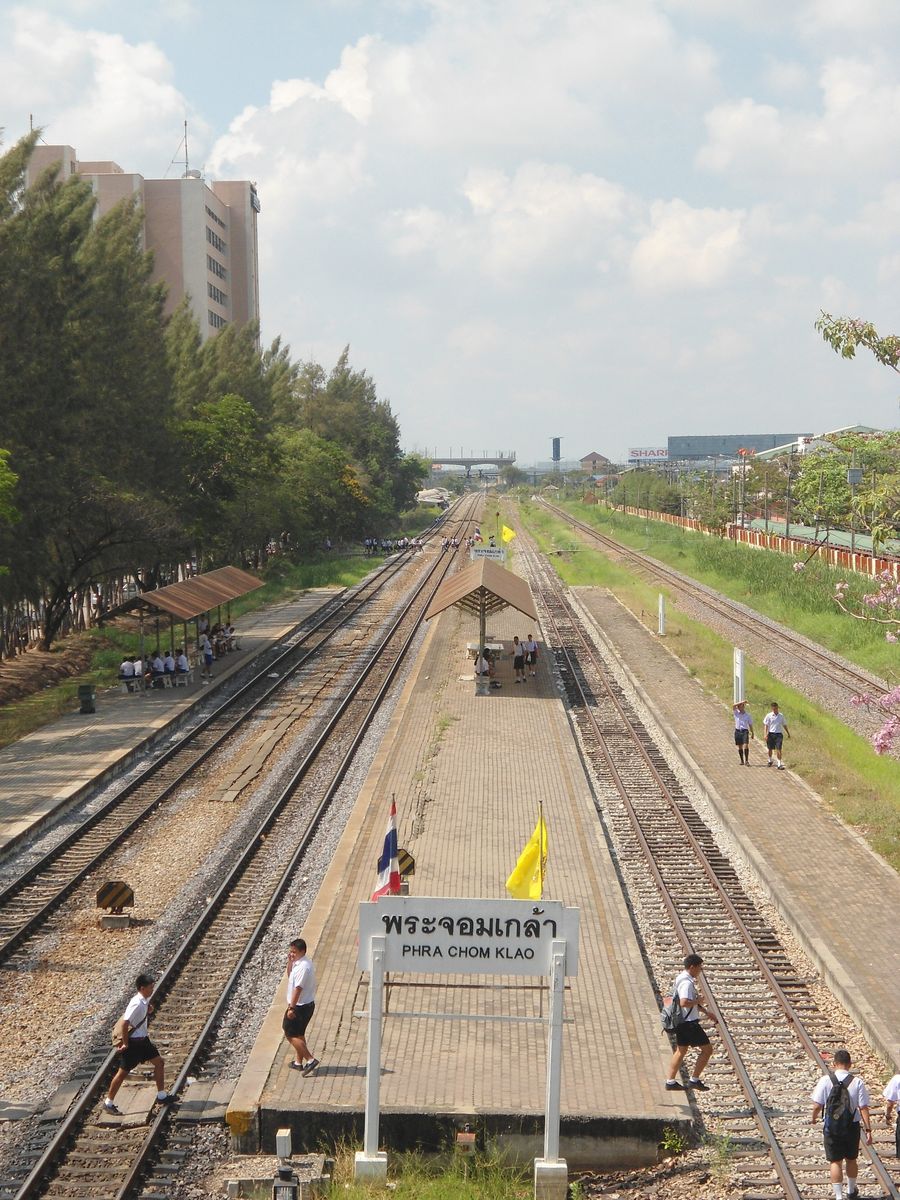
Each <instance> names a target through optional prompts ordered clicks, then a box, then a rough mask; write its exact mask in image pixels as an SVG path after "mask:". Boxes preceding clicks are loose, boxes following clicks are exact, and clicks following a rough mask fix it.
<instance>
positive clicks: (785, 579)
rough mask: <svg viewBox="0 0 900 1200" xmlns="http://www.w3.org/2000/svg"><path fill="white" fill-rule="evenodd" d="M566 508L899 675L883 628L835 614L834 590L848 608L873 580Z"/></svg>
mask: <svg viewBox="0 0 900 1200" xmlns="http://www.w3.org/2000/svg"><path fill="white" fill-rule="evenodd" d="M563 507H564V508H565V509H566V511H568V512H570V513H571V514H572V515H573V516H574V517H576V518H578V519H579V520H581V521H584V522H585V523H586V524H588V525H593V526H594V527H595V528H596V529H598V531H600V532H602V533H606V534H608V535H609V536H610V537H613V538H615V539H616V540H617V541H620V542H622V543H623V545H626V546H630V547H631V548H632V549H635V550H640V551H642V552H643V553H646V554H650V555H652V556H653V557H654V558H657V559H659V560H660V562H664V563H666V565H667V566H670V567H674V568H675V569H676V570H679V571H683V572H684V573H685V574H686V575H689V576H691V578H693V579H697V580H699V581H700V582H701V583H705V584H707V585H708V586H710V587H712V588H715V589H716V591H720V592H722V593H723V595H726V596H730V597H731V598H732V599H734V600H740V601H741V602H742V603H744V604H747V605H749V606H750V607H752V608H754V609H756V610H757V612H760V613H763V614H764V615H765V616H768V617H771V618H772V619H773V620H775V621H779V622H780V623H782V624H784V625H788V626H790V628H792V629H796V630H797V631H798V632H799V633H803V634H805V635H806V636H807V637H810V638H813V639H814V640H815V641H817V642H819V643H821V644H822V645H823V646H827V647H829V648H830V649H832V650H834V651H836V652H837V653H839V654H842V655H843V656H844V657H845V658H847V659H849V660H850V661H851V662H854V663H857V664H858V665H859V666H862V667H865V668H866V669H868V670H870V671H873V672H874V673H875V674H877V675H880V676H882V677H883V678H885V679H888V680H895V679H897V678H898V676H900V651H898V648H897V647H896V646H893V645H891V644H889V643H888V642H886V641H885V637H884V633H885V631H884V627H883V626H880V625H877V624H875V623H874V622H869V621H860V620H856V619H854V618H853V617H850V616H847V615H846V614H845V613H842V612H841V611H840V609H838V607H837V605H836V604H835V602H834V599H833V596H834V586H835V584H836V583H837V582H838V581H839V580H846V581H847V582H848V583H849V585H850V588H849V592H848V596H849V598H850V607H851V608H854V607H857V606H858V605H859V603H860V600H861V597H862V596H863V595H865V594H866V593H868V592H870V591H871V590H872V584H871V581H867V580H866V579H865V578H864V577H863V576H860V575H858V574H856V573H854V572H849V571H841V570H835V569H833V568H831V567H828V566H826V565H825V564H824V563H822V562H820V561H819V559H818V557H813V558H812V559H811V560H809V561H807V562H806V566H805V567H804V569H803V571H800V572H798V571H795V570H794V562H795V561H805V560H803V559H800V560H796V559H793V558H791V557H790V556H789V555H785V554H775V553H771V552H768V551H764V550H756V549H754V548H752V547H749V546H743V545H740V544H737V543H735V542H731V541H729V540H728V539H727V538H716V537H706V536H704V535H702V534H697V533H693V532H690V531H687V530H682V529H679V528H678V527H677V526H674V525H667V524H665V522H662V521H649V520H644V519H643V518H640V517H632V516H628V515H627V514H625V515H623V514H622V513H621V512H615V511H610V510H608V509H603V508H601V507H600V506H589V505H582V504H578V503H577V502H575V501H569V502H567V503H566V504H565V505H563ZM523 508H525V510H526V511H527V513H528V520H529V522H531V521H532V520H537V511H538V510H537V509H536V508H534V507H531V506H527V505H526V506H523ZM556 536H557V538H558V541H559V544H560V545H564V546H569V547H571V546H575V545H583V543H582V542H579V540H578V537H577V535H576V534H575V533H574V532H573V531H572V530H571V529H568V530H567V529H566V527H565V526H563V525H560V526H559V527H558V529H557V531H556Z"/></svg>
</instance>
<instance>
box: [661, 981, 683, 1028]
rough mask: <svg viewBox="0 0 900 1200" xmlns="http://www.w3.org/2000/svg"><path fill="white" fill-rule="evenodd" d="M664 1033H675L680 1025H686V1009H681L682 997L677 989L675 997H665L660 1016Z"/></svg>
mask: <svg viewBox="0 0 900 1200" xmlns="http://www.w3.org/2000/svg"><path fill="white" fill-rule="evenodd" d="M659 1019H660V1023H661V1024H662V1027H663V1032H664V1033H674V1031H675V1030H676V1029H677V1028H678V1027H679V1025H683V1024H684V1009H683V1008H682V1007H681V997H680V996H679V995H678V990H677V989H676V991H675V995H674V996H665V997H664V998H663V1006H662V1009H661V1011H660V1014H659Z"/></svg>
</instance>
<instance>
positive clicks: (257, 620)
mask: <svg viewBox="0 0 900 1200" xmlns="http://www.w3.org/2000/svg"><path fill="white" fill-rule="evenodd" d="M339 590H340V589H338V588H314V589H311V590H310V591H308V592H304V593H303V594H302V595H300V596H298V597H297V598H296V599H293V600H291V601H288V602H286V603H282V604H276V605H272V606H270V607H268V608H265V609H260V610H259V611H258V612H254V613H248V614H247V616H246V617H245V618H243V619H242V620H241V622H240V641H241V650H240V651H239V652H234V653H231V654H228V655H226V656H225V657H224V658H222V659H219V660H217V662H216V663H215V665H214V667H213V677H212V679H211V680H210V682H209V683H208V684H204V683H201V680H200V674H199V670H197V671H196V672H195V677H194V682H193V683H192V684H191V685H189V686H188V687H184V688H181V687H179V688H165V689H161V690H158V691H156V690H153V689H150V690H147V691H140V692H135V693H123V692H122V691H121V689H120V687H119V686H118V685H117V686H115V687H112V688H109V689H107V690H106V691H103V692H100V693H98V696H97V711H96V712H95V713H91V714H81V713H79V712H78V711H73V712H72V713H71V714H70V715H69V716H66V717H63V718H61V719H60V720H58V721H55V722H53V723H52V724H51V725H46V726H44V727H43V728H42V729H39V730H37V731H36V732H35V733H32V734H30V735H29V736H28V737H25V738H21V739H20V740H19V741H17V742H14V743H13V744H12V745H11V746H7V747H5V748H4V749H3V750H0V855H3V854H5V853H6V852H7V851H8V850H10V849H11V848H12V847H14V846H15V844H16V843H17V842H19V841H21V840H22V839H23V838H25V837H27V836H29V835H30V834H31V833H34V832H36V831H38V830H39V829H40V828H41V827H42V826H43V825H45V824H46V823H47V822H48V821H49V820H51V819H52V818H54V817H56V816H57V815H58V814H59V813H60V812H61V811H63V810H64V809H66V808H68V807H70V806H71V805H73V804H76V803H78V802H79V801H80V800H81V799H83V798H85V797H86V796H87V795H89V794H90V793H91V792H92V791H94V790H95V789H96V788H97V787H99V786H101V785H102V784H104V783H107V782H109V781H110V780H111V779H114V778H115V777H116V776H117V775H119V774H121V773H122V772H123V771H125V770H127V769H128V768H129V767H130V766H131V764H132V763H133V762H134V760H135V759H136V758H137V757H138V755H140V754H142V753H144V752H145V751H147V750H148V749H150V748H151V747H152V746H153V745H154V744H155V743H156V742H157V741H159V740H160V739H161V738H163V737H165V736H166V735H167V734H168V733H170V732H171V731H172V729H173V728H174V727H175V726H176V725H177V724H178V723H179V722H181V721H183V720H184V719H185V718H186V716H188V715H189V714H190V710H191V709H192V708H193V707H194V706H195V705H196V704H197V702H198V701H200V700H202V699H205V698H206V697H207V696H208V695H210V693H212V692H214V691H215V690H216V688H218V687H220V686H221V685H222V684H223V683H224V682H225V681H226V680H228V679H230V678H231V677H232V676H233V675H234V674H235V672H237V671H239V670H240V669H241V668H242V667H244V666H246V664H247V663H248V662H249V661H250V660H251V659H252V658H254V657H255V655H257V654H259V653H260V652H261V651H262V650H264V649H266V647H268V646H270V645H271V644H272V643H273V642H276V641H277V640H278V639H279V638H281V637H283V636H284V635H285V634H286V633H287V632H288V630H290V629H292V628H293V627H294V626H295V625H297V624H298V623H299V622H300V621H303V620H305V619H306V618H307V617H309V616H310V615H311V614H312V613H313V612H315V611H316V610H317V609H319V608H321V607H322V606H323V605H324V604H326V603H327V602H328V600H329V599H330V598H331V596H333V595H334V594H335V593H336V592H337V591H339ZM72 691H73V708H74V706H75V703H76V701H75V699H74V692H75V688H74V687H73V689H72Z"/></svg>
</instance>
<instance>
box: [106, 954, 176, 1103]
mask: <svg viewBox="0 0 900 1200" xmlns="http://www.w3.org/2000/svg"><path fill="white" fill-rule="evenodd" d="M155 984H156V981H155V980H154V979H153V978H152V976H150V975H138V977H137V979H136V980H135V987H136V988H137V991H136V992H135V993H134V995H133V996H132V997H131V999H130V1000H129V1001H128V1004H127V1006H126V1008H125V1012H124V1013H123V1015H122V1017H121V1018H120V1019H119V1022H118V1023H117V1032H121V1038H120V1041H119V1042H118V1044H117V1046H116V1049H117V1050H118V1052H119V1057H118V1060H117V1062H118V1067H119V1069H118V1071H116V1073H115V1075H113V1077H112V1082H111V1083H110V1085H109V1092H108V1093H107V1095H106V1099H105V1100H104V1101H103V1107H104V1108H105V1109H106V1111H107V1112H108V1113H113V1114H114V1115H119V1109H118V1108H117V1107H116V1093H117V1092H118V1090H119V1088H120V1087H121V1086H122V1084H123V1083H124V1082H125V1080H126V1079H127V1078H128V1075H129V1074H130V1072H131V1071H133V1070H134V1068H135V1067H138V1066H140V1065H141V1064H142V1063H149V1064H150V1066H151V1067H152V1068H153V1078H154V1080H155V1081H156V1100H157V1103H158V1104H168V1103H169V1102H170V1101H171V1100H174V1099H175V1097H174V1096H173V1095H172V1094H171V1093H170V1092H167V1091H166V1089H165V1078H164V1072H165V1065H164V1063H163V1060H162V1057H161V1056H160V1053H159V1051H158V1050H157V1049H156V1047H155V1046H154V1045H153V1043H152V1042H151V1041H150V1038H149V1037H148V1036H147V1022H148V1021H149V1020H150V1014H151V1013H152V1012H153V1005H152V1004H151V1003H150V997H151V996H152V995H153V988H154V986H155Z"/></svg>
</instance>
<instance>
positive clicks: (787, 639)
mask: <svg viewBox="0 0 900 1200" xmlns="http://www.w3.org/2000/svg"><path fill="white" fill-rule="evenodd" d="M540 504H541V507H542V508H545V509H546V510H547V511H548V512H551V513H552V514H553V516H554V517H556V518H557V519H558V520H560V521H564V522H565V523H566V524H567V525H570V526H571V527H572V528H573V529H574V530H577V532H578V533H579V534H580V535H581V536H582V537H584V538H586V539H588V541H590V542H593V543H594V544H595V545H597V546H599V547H601V548H602V549H603V550H604V551H605V552H606V553H607V554H609V555H611V556H613V557H615V558H618V559H620V560H623V561H625V562H627V563H629V564H630V565H631V566H634V567H636V568H637V569H638V570H639V571H640V572H641V574H642V575H643V576H644V577H646V578H649V579H651V580H652V581H653V582H654V583H658V584H664V585H665V586H666V587H667V588H669V589H670V590H671V591H673V592H675V593H680V594H681V595H683V596H687V597H690V598H691V599H692V600H694V601H696V602H697V603H698V604H702V605H703V606H704V607H705V608H706V609H708V610H711V611H713V612H715V613H717V614H719V615H720V616H722V617H723V618H725V619H727V620H728V621H729V622H730V623H731V624H732V625H734V626H735V627H736V628H737V629H738V630H739V631H740V632H741V633H742V634H744V635H746V636H747V637H751V638H765V639H767V640H768V641H771V639H772V637H773V636H777V639H778V652H779V655H785V654H786V655H789V656H790V657H792V658H794V659H795V660H796V661H797V662H799V663H800V664H801V665H802V666H803V667H807V668H809V667H811V668H813V669H814V670H815V671H816V673H817V674H818V675H819V676H821V677H822V678H823V679H826V680H828V682H829V683H831V684H833V685H835V686H836V687H838V688H840V689H841V690H842V691H843V692H845V693H846V694H847V696H848V699H849V698H850V697H853V696H858V695H860V694H868V695H871V696H873V697H874V698H875V699H877V698H878V697H879V696H881V695H883V694H884V693H885V692H886V691H887V690H888V685H887V684H886V683H885V681H884V680H883V679H879V678H877V677H876V676H875V675H871V674H870V673H868V672H866V671H863V670H862V669H861V668H858V667H854V666H853V665H852V664H850V663H847V662H845V661H844V660H843V659H841V658H840V657H839V656H838V655H836V654H832V653H831V652H830V651H828V650H826V649H824V648H823V647H821V646H817V645H815V643H813V642H811V641H809V640H808V639H807V638H804V637H801V636H800V635H799V634H796V633H794V632H793V631H791V630H789V629H785V628H784V627H783V626H780V625H779V626H777V627H776V625H775V624H774V622H771V621H769V620H768V619H766V618H762V617H759V616H756V615H754V614H753V613H752V612H751V611H750V610H748V609H747V608H746V607H745V606H743V605H741V604H738V603H737V602H736V601H734V600H729V599H728V598H727V597H725V596H722V595H721V594H720V593H718V592H716V591H714V590H713V589H712V588H708V587H706V586H704V585H703V584H700V583H697V582H696V581H695V580H693V579H690V578H689V577H688V576H687V575H682V574H681V572H679V571H675V570H673V569H672V568H670V567H667V566H666V565H665V564H664V563H661V562H659V561H657V560H656V559H654V558H651V557H650V556H649V555H646V554H642V553H641V552H640V551H638V550H632V549H631V548H630V547H628V546H624V545H623V544H622V543H621V542H617V541H615V540H614V539H613V538H610V537H607V536H606V535H605V534H603V533H600V532H599V531H598V530H597V529H595V528H594V527H593V526H592V525H589V524H587V523H586V522H584V521H579V520H578V519H577V517H573V516H572V515H571V514H570V513H568V512H566V511H565V510H564V509H562V508H559V507H558V506H557V505H555V504H550V503H549V502H548V501H545V500H541V501H540Z"/></svg>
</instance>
